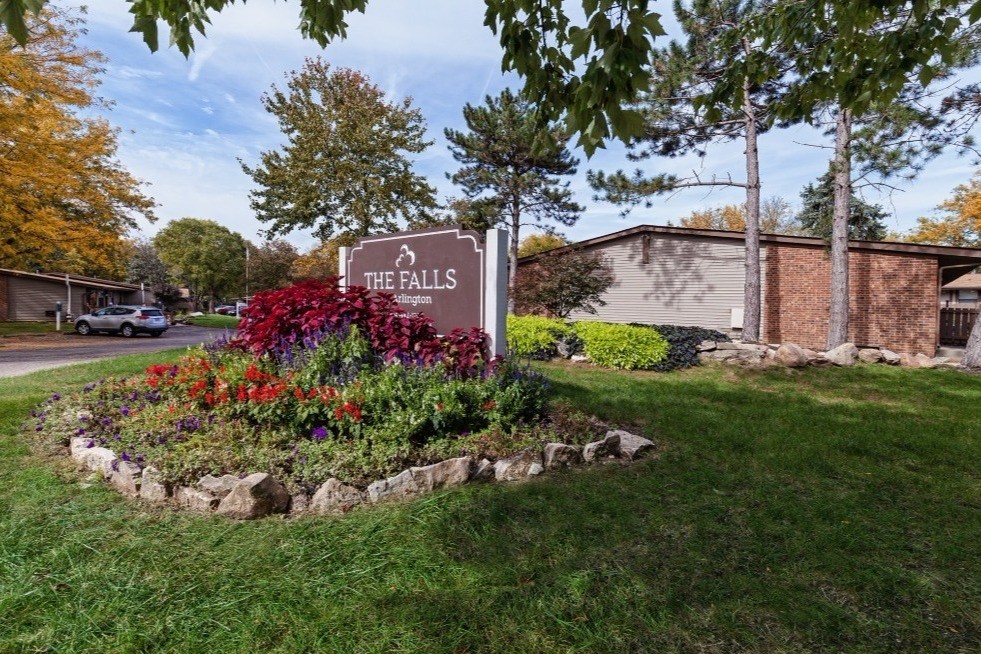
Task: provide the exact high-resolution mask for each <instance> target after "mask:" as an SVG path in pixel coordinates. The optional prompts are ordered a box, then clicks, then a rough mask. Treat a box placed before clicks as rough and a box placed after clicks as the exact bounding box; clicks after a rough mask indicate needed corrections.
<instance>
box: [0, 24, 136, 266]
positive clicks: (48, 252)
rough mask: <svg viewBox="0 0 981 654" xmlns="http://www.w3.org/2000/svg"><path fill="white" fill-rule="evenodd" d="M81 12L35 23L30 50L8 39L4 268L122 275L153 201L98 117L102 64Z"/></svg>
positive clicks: (1, 94)
mask: <svg viewBox="0 0 981 654" xmlns="http://www.w3.org/2000/svg"><path fill="white" fill-rule="evenodd" d="M82 25H83V19H82V15H81V14H79V13H77V12H76V13H73V12H68V11H62V10H56V9H46V10H45V11H43V12H42V13H41V14H40V15H39V16H38V17H36V18H35V17H31V16H30V15H29V16H28V30H29V38H28V41H27V43H26V45H25V46H24V47H21V46H19V45H17V44H16V43H15V41H14V39H13V38H11V36H10V35H9V34H6V33H3V32H0V266H2V267H8V268H26V269H33V268H43V269H46V270H56V271H61V272H76V273H82V274H90V275H108V276H116V275H121V274H122V273H123V267H124V262H125V260H126V257H125V255H124V242H123V236H124V235H125V234H126V232H127V231H128V230H129V229H131V228H133V227H135V226H136V223H135V217H136V216H138V215H142V216H144V217H146V218H147V219H150V220H153V214H152V209H153V206H154V203H153V201H152V200H151V199H150V198H149V197H147V196H146V195H144V194H143V192H142V190H141V183H140V182H139V181H138V180H136V179H135V178H134V177H133V176H132V175H130V174H129V173H128V172H127V171H126V170H125V169H124V168H123V167H122V165H121V164H120V163H119V161H118V160H117V159H116V149H117V142H116V130H115V129H113V128H112V127H111V126H110V125H109V123H108V122H107V121H106V120H104V119H102V118H98V117H92V116H93V114H94V113H95V112H97V111H99V110H104V109H106V108H107V103H105V101H103V100H102V99H101V98H99V97H98V96H97V95H96V94H95V91H96V89H97V87H98V85H99V75H100V74H101V73H102V65H103V63H104V62H105V59H104V57H103V56H102V55H101V54H100V53H99V52H96V51H94V50H88V49H85V48H82V47H81V46H79V45H78V44H77V42H76V41H77V37H78V35H79V34H80V32H81V31H82Z"/></svg>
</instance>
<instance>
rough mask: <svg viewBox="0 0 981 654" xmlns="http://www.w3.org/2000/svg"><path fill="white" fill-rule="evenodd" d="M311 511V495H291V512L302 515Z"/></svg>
mask: <svg viewBox="0 0 981 654" xmlns="http://www.w3.org/2000/svg"><path fill="white" fill-rule="evenodd" d="M309 512H310V496H309V495H307V494H306V493H297V494H296V495H290V514H292V515H300V514H301V513H309Z"/></svg>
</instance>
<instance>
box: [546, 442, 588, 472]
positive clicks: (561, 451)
mask: <svg viewBox="0 0 981 654" xmlns="http://www.w3.org/2000/svg"><path fill="white" fill-rule="evenodd" d="M542 458H543V459H544V462H545V463H544V465H545V469H546V470H557V469H559V468H567V467H570V466H574V465H576V464H577V463H579V462H581V461H582V455H581V454H579V450H578V449H576V448H575V447H573V446H572V445H566V444H565V443H549V444H548V445H546V446H545V449H544V450H543V451H542Z"/></svg>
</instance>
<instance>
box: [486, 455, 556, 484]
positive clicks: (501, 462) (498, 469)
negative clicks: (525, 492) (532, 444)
mask: <svg viewBox="0 0 981 654" xmlns="http://www.w3.org/2000/svg"><path fill="white" fill-rule="evenodd" d="M544 471H545V467H544V466H543V465H542V455H541V452H533V451H531V450H528V451H525V452H521V453H520V454H516V455H514V456H509V457H507V458H505V459H498V460H497V462H496V463H495V464H494V477H495V478H496V479H497V480H498V481H518V480H520V479H527V478H528V477H532V476H534V475H540V474H541V473H542V472H544Z"/></svg>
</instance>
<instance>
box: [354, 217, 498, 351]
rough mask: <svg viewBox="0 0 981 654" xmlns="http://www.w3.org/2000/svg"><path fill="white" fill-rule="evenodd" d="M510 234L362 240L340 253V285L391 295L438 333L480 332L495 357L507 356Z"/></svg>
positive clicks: (425, 232) (436, 231) (440, 232)
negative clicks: (474, 329)
mask: <svg viewBox="0 0 981 654" xmlns="http://www.w3.org/2000/svg"><path fill="white" fill-rule="evenodd" d="M507 245H508V236H507V232H505V231H504V230H500V229H492V230H489V231H488V232H487V235H486V238H485V239H484V241H483V242H481V239H480V235H479V234H478V233H477V232H474V231H470V230H465V229H461V228H459V227H433V228H430V229H419V230H414V231H411V232H400V233H397V234H382V235H379V236H368V237H365V238H362V239H361V240H360V241H359V242H358V244H357V245H356V246H354V247H351V248H341V249H340V257H339V258H340V275H341V278H342V279H341V284H342V285H351V286H364V287H366V288H368V289H369V290H372V291H379V292H383V293H391V294H392V295H394V296H395V301H396V302H398V303H399V305H400V306H401V307H402V308H403V309H404V310H405V311H406V312H410V313H423V314H425V315H427V316H429V317H430V318H432V319H433V321H434V323H435V325H436V329H437V330H438V332H439V333H440V334H447V333H449V332H450V331H452V330H453V329H455V328H457V327H460V328H463V329H469V328H471V327H480V328H481V329H483V330H484V331H485V332H487V334H488V335H490V338H491V344H490V345H491V352H492V353H494V354H504V350H505V347H506V339H505V335H504V324H505V313H506V311H507V281H506V278H507Z"/></svg>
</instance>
